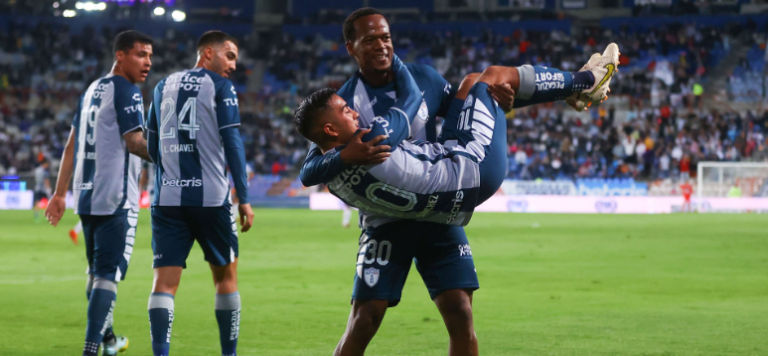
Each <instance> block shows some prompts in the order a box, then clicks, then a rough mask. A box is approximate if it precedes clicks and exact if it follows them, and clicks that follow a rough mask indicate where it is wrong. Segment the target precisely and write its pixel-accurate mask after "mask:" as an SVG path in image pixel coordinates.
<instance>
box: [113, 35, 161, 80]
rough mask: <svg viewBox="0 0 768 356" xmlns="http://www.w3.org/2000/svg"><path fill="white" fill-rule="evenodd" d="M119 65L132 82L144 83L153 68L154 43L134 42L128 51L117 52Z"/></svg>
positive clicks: (116, 56)
mask: <svg viewBox="0 0 768 356" xmlns="http://www.w3.org/2000/svg"><path fill="white" fill-rule="evenodd" d="M115 58H116V60H117V65H118V66H120V68H122V70H123V73H124V74H125V77H126V78H127V79H128V81H130V82H131V83H134V84H135V83H144V81H145V80H147V75H149V69H150V68H152V45H151V44H148V43H141V42H134V43H133V47H131V49H129V50H128V51H117V52H115Z"/></svg>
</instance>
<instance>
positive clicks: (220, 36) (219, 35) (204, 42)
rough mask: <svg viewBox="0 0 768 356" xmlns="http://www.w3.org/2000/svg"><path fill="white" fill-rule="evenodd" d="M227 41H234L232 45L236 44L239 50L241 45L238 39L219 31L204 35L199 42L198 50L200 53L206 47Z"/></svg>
mask: <svg viewBox="0 0 768 356" xmlns="http://www.w3.org/2000/svg"><path fill="white" fill-rule="evenodd" d="M227 41H232V43H234V44H235V46H236V47H238V48H239V47H240V44H239V43H237V39H236V38H234V37H232V36H230V35H228V34H227V33H226V32H224V31H219V30H211V31H208V32H206V33H204V34H203V35H202V36H200V39H199V40H197V50H198V51H200V50H201V49H203V48H205V47H206V46H210V45H212V44H223V43H224V42H227Z"/></svg>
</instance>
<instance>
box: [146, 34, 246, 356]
mask: <svg viewBox="0 0 768 356" xmlns="http://www.w3.org/2000/svg"><path fill="white" fill-rule="evenodd" d="M237 56H238V46H237V41H236V40H235V39H234V38H232V37H230V36H229V35H227V34H226V33H224V32H221V31H208V32H206V33H205V34H203V35H202V37H200V39H199V40H198V42H197V65H196V66H195V68H192V69H188V70H183V71H181V72H177V73H173V74H171V75H170V76H168V77H167V78H165V79H163V80H161V81H160V82H159V83H158V84H157V87H155V91H154V98H153V102H152V106H151V107H150V111H149V115H148V120H147V123H148V125H147V130H148V131H149V136H148V144H149V152H150V155H151V156H152V158H153V161H154V162H155V164H156V167H157V172H156V174H155V197H154V199H153V201H152V208H151V209H152V251H153V252H154V266H153V267H154V270H155V277H154V283H153V285H152V293H151V294H150V296H149V305H148V313H149V323H150V334H151V336H152V351H153V352H154V355H155V356H166V355H168V353H169V352H170V346H171V344H170V342H171V327H172V325H173V316H174V304H173V298H174V296H175V295H176V290H177V289H178V287H179V281H180V280H181V273H182V270H183V269H184V268H185V267H186V259H187V256H188V255H189V252H190V250H191V249H192V245H193V244H194V242H195V241H197V242H198V243H199V244H200V247H201V248H202V249H203V253H204V255H205V260H206V261H208V263H209V264H210V267H211V272H212V273H213V282H214V285H215V287H216V297H215V315H216V321H217V322H218V325H219V337H220V341H221V354H222V355H223V356H234V355H236V353H237V352H236V349H237V339H238V333H239V329H240V295H239V293H238V290H237V257H238V255H239V253H238V241H237V224H236V222H235V217H234V216H233V215H232V213H231V212H230V209H229V207H230V196H229V185H228V184H227V167H229V170H230V171H231V173H232V179H233V180H234V182H235V190H236V191H237V198H238V201H239V205H238V210H239V212H240V224H241V225H242V232H246V231H248V230H249V229H250V228H251V225H252V224H253V212H252V211H251V206H250V204H249V203H248V188H247V186H246V168H245V153H244V152H245V151H244V149H243V143H242V141H241V139H240V133H239V130H238V126H240V114H239V112H238V101H237V93H236V92H235V87H234V86H233V85H232V83H231V82H230V81H229V80H228V79H227V77H229V74H230V73H232V71H234V70H235V64H236V61H237Z"/></svg>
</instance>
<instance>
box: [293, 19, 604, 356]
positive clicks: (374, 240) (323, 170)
mask: <svg viewBox="0 0 768 356" xmlns="http://www.w3.org/2000/svg"><path fill="white" fill-rule="evenodd" d="M344 38H345V41H346V48H347V51H348V53H350V55H352V57H354V58H355V61H356V62H357V63H358V65H359V66H360V71H359V72H358V73H356V74H355V76H354V77H353V78H351V79H350V80H349V81H347V83H345V85H344V86H343V87H342V88H341V89H340V90H339V91H338V95H339V96H340V97H341V98H342V99H343V100H344V101H346V102H347V103H349V104H350V107H352V108H353V109H354V110H355V111H357V112H359V113H360V117H359V121H360V127H368V126H370V125H371V123H372V122H373V120H374V117H376V116H381V115H384V114H385V113H386V112H387V111H389V108H390V107H391V106H392V105H393V104H394V102H395V98H393V97H392V96H390V95H391V94H392V92H393V91H394V82H393V81H394V74H393V71H392V66H391V61H392V55H393V52H394V51H393V48H392V40H391V35H390V33H389V24H388V22H387V20H386V18H384V16H383V15H381V12H379V11H377V10H375V9H371V8H364V9H359V10H357V11H355V12H353V13H352V14H350V15H349V17H348V18H347V20H346V21H345V22H344ZM599 57H600V56H599V54H598V55H596V56H593V57H592V58H591V59H590V61H589V63H588V64H587V65H585V67H584V68H582V71H581V72H585V71H589V72H591V74H590V73H582V74H579V73H568V72H560V71H557V70H555V69H547V68H542V67H531V66H523V67H520V68H513V69H510V70H508V72H509V74H510V75H509V78H510V80H511V83H504V84H501V86H494V87H492V88H495V89H498V88H499V87H501V88H503V87H504V85H509V86H510V87H512V88H511V90H509V92H511V93H513V94H511V95H514V96H515V98H514V101H513V100H512V99H511V98H510V99H509V100H505V98H504V96H505V95H503V94H504V93H503V91H502V92H501V94H500V93H498V92H495V93H492V95H493V97H494V98H495V99H497V100H498V101H499V102H500V103H505V104H504V107H505V108H508V107H511V106H512V105H515V106H525V105H529V104H532V103H536V102H543V101H552V100H556V99H562V98H566V99H567V102H568V103H569V104H570V105H571V106H574V107H575V108H576V109H579V108H583V107H585V106H587V105H591V103H592V102H595V101H600V100H603V99H604V98H605V93H606V91H607V85H604V84H606V81H607V80H608V79H610V74H612V73H613V68H611V69H608V67H601V66H600V64H602V61H601V60H600V58H599ZM406 67H407V68H408V71H409V72H410V73H411V74H412V76H413V78H414V79H415V81H416V84H417V85H418V87H419V89H420V90H421V91H422V93H423V101H422V103H421V107H420V108H419V111H418V114H417V115H416V116H415V117H410V118H409V119H410V120H411V123H410V126H405V127H403V128H404V129H405V130H408V129H410V133H409V132H407V131H406V133H405V136H406V137H407V136H410V137H411V138H414V139H420V140H428V141H432V142H434V141H437V137H436V136H437V135H436V133H437V130H436V127H435V118H436V116H442V117H446V116H447V117H446V122H445V123H444V124H443V125H444V127H458V122H459V119H460V117H459V113H460V111H462V110H461V109H462V106H463V104H464V102H463V101H462V100H459V99H456V100H454V95H455V94H454V93H455V92H456V91H455V90H454V89H453V88H452V86H451V85H450V84H449V83H448V82H447V81H446V80H445V79H443V78H442V77H440V75H439V74H437V72H436V71H435V70H434V69H433V68H431V67H428V66H425V65H418V64H407V65H406ZM547 78H550V79H547ZM602 78H605V79H606V80H602ZM582 89H585V90H582ZM585 99H588V101H584V100H585ZM507 104H509V105H508V106H507ZM451 106H453V107H451ZM449 107H450V109H453V110H449ZM451 111H452V112H454V113H455V115H448V112H451ZM449 120H453V123H452V124H451V123H449ZM501 127H502V126H501V125H498V126H497V128H499V129H501ZM443 132H444V134H443V135H442V136H441V138H440V139H441V140H442V141H443V142H444V141H448V140H453V139H456V138H455V137H454V135H452V133H450V132H447V131H446V130H443ZM397 134H398V135H399V134H400V133H397ZM375 143H377V141H376V140H371V141H369V142H367V143H363V142H361V141H360V140H359V139H355V140H353V141H351V142H350V143H349V144H348V145H347V146H346V147H345V148H344V149H341V150H339V151H335V152H333V153H329V154H328V155H322V153H321V151H320V149H318V148H316V147H314V148H313V149H311V150H310V152H309V153H308V155H307V160H306V161H305V163H304V166H303V167H302V172H301V179H302V182H303V183H304V185H306V186H310V185H315V184H318V183H320V182H323V181H329V180H331V179H332V178H333V177H335V176H336V175H338V174H339V173H341V172H342V171H344V169H345V168H347V167H349V166H352V165H367V164H375V163H380V162H382V161H384V160H385V159H386V158H387V157H388V155H389V153H388V152H387V151H388V147H386V146H384V145H381V146H374V144H375ZM502 144H504V143H502ZM502 159H503V160H502ZM487 160H488V158H487V157H486V161H487ZM484 166H486V167H491V168H490V169H498V170H503V171H506V157H501V158H500V161H499V162H496V163H493V164H484ZM485 176H486V177H489V176H492V174H490V175H485ZM492 185H493V184H490V185H489V186H492ZM361 215H362V219H361V222H362V227H363V229H364V230H363V233H362V235H361V237H360V251H359V254H358V256H359V258H358V265H357V275H356V278H355V282H354V288H353V293H352V299H353V305H352V311H351V313H350V318H349V322H348V324H347V330H346V332H345V334H344V336H343V337H342V339H341V341H340V342H339V345H338V346H337V348H336V353H335V354H336V355H361V354H363V352H364V351H365V349H366V347H367V345H368V343H369V342H370V340H371V339H372V338H373V336H374V335H375V333H376V331H377V330H378V327H379V325H380V324H381V321H382V320H383V317H384V314H385V312H386V309H387V308H388V307H392V306H395V305H397V303H398V302H399V300H400V296H401V292H402V288H403V284H404V281H405V278H406V277H407V275H408V271H409V269H410V266H411V262H412V260H413V259H414V258H415V259H416V266H417V268H418V270H419V273H420V274H421V275H422V278H423V280H424V283H425V285H426V286H427V289H428V290H429V294H430V297H431V298H432V299H433V301H434V302H435V305H436V306H437V308H438V310H439V311H440V313H441V314H442V316H443V320H444V322H445V324H446V327H447V329H448V333H449V335H450V338H451V342H450V351H449V352H450V353H451V354H476V353H477V338H476V337H475V333H474V327H473V322H472V293H473V291H474V290H475V289H477V288H478V286H479V284H478V281H477V275H476V273H475V268H474V263H473V260H472V254H471V249H470V248H469V243H468V242H467V237H466V234H465V233H464V230H463V228H462V227H460V226H450V225H444V224H437V223H428V222H418V221H413V220H397V219H393V218H391V217H386V216H381V215H377V214H373V213H369V212H365V211H361ZM457 247H458V248H457Z"/></svg>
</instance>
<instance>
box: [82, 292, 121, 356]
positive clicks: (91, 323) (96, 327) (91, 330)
mask: <svg viewBox="0 0 768 356" xmlns="http://www.w3.org/2000/svg"><path fill="white" fill-rule="evenodd" d="M115 300H117V284H116V283H115V282H112V281H108V280H102V279H98V278H97V279H96V280H95V281H94V283H93V291H91V297H90V298H89V299H88V326H87V327H86V329H85V346H84V347H83V356H96V352H97V351H98V348H99V344H101V342H102V340H103V339H104V334H105V333H106V331H107V328H108V327H109V325H110V324H109V320H111V318H112V311H113V309H114V307H115ZM94 345H95V347H94Z"/></svg>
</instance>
